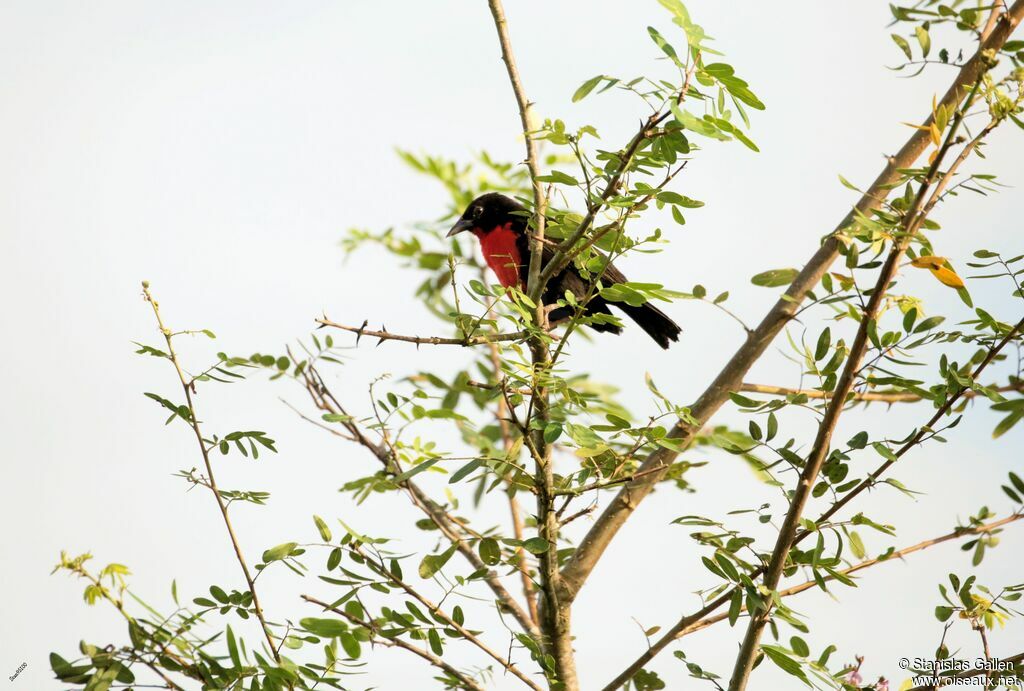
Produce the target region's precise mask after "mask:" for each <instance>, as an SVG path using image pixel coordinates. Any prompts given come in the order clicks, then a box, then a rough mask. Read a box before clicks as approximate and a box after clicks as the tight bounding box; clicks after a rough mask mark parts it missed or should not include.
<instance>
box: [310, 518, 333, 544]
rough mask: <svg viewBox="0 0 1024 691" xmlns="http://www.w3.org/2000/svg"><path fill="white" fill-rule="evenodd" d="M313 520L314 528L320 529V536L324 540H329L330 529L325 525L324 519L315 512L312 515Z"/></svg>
mask: <svg viewBox="0 0 1024 691" xmlns="http://www.w3.org/2000/svg"><path fill="white" fill-rule="evenodd" d="M313 522H314V523H316V529H317V530H319V531H320V538H321V539H322V540H323V541H324V542H330V541H331V529H330V528H328V527H327V523H326V522H324V519H322V518H320V517H319V516H317V515H316V514H314V515H313Z"/></svg>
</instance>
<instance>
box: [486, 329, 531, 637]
mask: <svg viewBox="0 0 1024 691" xmlns="http://www.w3.org/2000/svg"><path fill="white" fill-rule="evenodd" d="M490 355H491V367H492V368H493V369H494V377H495V379H500V378H501V354H500V353H499V351H498V345H497V344H496V343H491V344H490ZM508 416H509V407H508V402H507V401H506V400H505V397H504V396H500V397H499V398H498V414H497V415H496V416H495V417H496V418H497V420H498V426H499V428H500V429H501V440H502V443H503V445H504V447H505V453H506V454H507V453H509V452H510V451H511V449H512V446H513V441H512V429H511V427H510V425H509V424H508ZM508 509H509V514H510V516H511V518H512V534H513V536H514V537H515V539H516V540H518V541H519V542H520V546H519V547H517V548H516V556H517V557H518V559H519V575H520V578H521V579H522V582H523V596H524V597H525V598H526V607H527V609H528V610H529V612H530V619H531V620H532V621H533V623H534V624H539V623H540V619H539V618H538V615H537V594H536V593H535V592H534V587H533V579H532V578H530V563H529V561H528V557H527V556H526V550H525V549H523V547H522V545H521V543H522V541H523V533H524V525H523V516H522V510H521V509H520V508H519V500H518V499H516V495H515V494H514V493H512V492H511V491H510V493H509V495H508Z"/></svg>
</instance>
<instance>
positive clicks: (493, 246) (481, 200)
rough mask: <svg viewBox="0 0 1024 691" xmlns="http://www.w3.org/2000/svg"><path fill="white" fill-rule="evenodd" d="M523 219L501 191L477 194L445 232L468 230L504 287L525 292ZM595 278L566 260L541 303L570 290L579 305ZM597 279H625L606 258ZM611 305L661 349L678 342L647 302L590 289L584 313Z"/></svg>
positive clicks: (561, 314) (610, 329)
mask: <svg viewBox="0 0 1024 691" xmlns="http://www.w3.org/2000/svg"><path fill="white" fill-rule="evenodd" d="M528 218H529V212H528V211H527V210H526V207H524V206H523V205H522V204H520V203H519V202H517V201H515V200H514V199H510V198H509V197H506V196H505V195H503V194H498V193H497V192H490V193H488V194H484V195H481V196H479V197H477V198H476V199H474V200H473V202H472V203H470V205H469V206H468V207H467V208H466V211H465V213H463V214H462V217H461V218H459V220H458V221H457V222H456V223H455V225H454V226H452V229H451V230H450V231H449V232H448V237H452V236H453V235H456V234H458V233H461V232H464V231H467V230H468V231H470V232H471V233H473V235H475V236H476V237H477V239H478V240H479V241H480V249H481V250H482V251H483V255H484V259H485V260H486V261H487V265H488V266H489V267H491V270H492V271H493V272H494V273H495V275H497V277H498V281H499V282H500V283H501V285H503V286H505V287H506V288H510V287H513V286H515V287H518V288H519V289H520V290H525V289H526V281H527V274H528V272H529V267H530V238H529V233H528V231H527V220H528ZM554 254H555V250H554V249H552V248H551V247H548V246H546V245H545V247H544V249H543V257H542V260H543V261H542V267H543V266H545V265H547V263H548V262H550V261H551V259H552V257H554ZM597 278H598V277H597V276H593V277H590V278H584V277H583V275H581V273H580V271H579V270H578V269H577V268H576V267H575V266H574V265H573V264H572V263H571V262H570V264H569V265H568V266H567V267H566V268H564V269H562V271H560V272H559V273H557V274H556V275H554V276H552V277H551V280H550V281H548V284H547V286H545V289H544V294H543V296H542V299H543V302H544V304H545V305H554V304H555V303H557V302H558V300H560V299H563V298H564V297H565V293H566V291H569V292H571V293H572V294H573V295H574V296H575V297H576V300H577V301H578V302H579V303H582V302H583V301H584V300H586V299H587V297H588V296H589V295H590V293H591V289H592V288H593V287H594V282H595V281H596V280H597ZM600 280H601V284H602V286H604V287H605V288H607V287H610V286H614V285H616V284H620V283H626V281H627V279H626V277H625V276H623V275H622V272H621V271H619V270H618V269H617V268H615V265H614V264H612V263H611V262H609V263H607V265H606V266H605V269H604V273H603V274H602V275H601V276H600ZM610 306H614V307H615V308H616V309H618V310H621V311H622V312H623V313H625V315H626V316H627V317H629V318H630V319H632V320H633V321H634V322H636V323H637V324H638V325H639V326H640V328H641V329H643V330H644V331H646V332H647V334H648V335H649V336H650V337H651V338H653V339H654V341H655V342H656V343H657V344H658V345H660V346H661V347H662V348H668V346H669V343H670V342H671V341H677V340H679V334H680V332H681V331H682V329H680V328H679V325H677V324H676V323H675V322H674V321H672V320H671V319H669V318H668V315H666V314H665V313H664V312H662V311H661V310H660V309H658V308H657V307H655V306H654V305H652V304H651V303H650V302H644V303H643V304H641V305H630V304H627V303H626V302H623V301H617V300H613V299H608V298H607V297H606V296H603V295H602V294H601V293H600V292H595V293H594V295H593V297H591V298H590V300H589V302H587V303H586V308H585V310H584V315H585V316H588V317H595V316H598V315H611V314H612V312H611V311H610V310H609V307H610ZM572 311H573V309H572V308H571V307H558V308H555V309H553V311H552V312H551V313H550V314H549V319H550V320H551V321H552V322H557V321H558V320H560V319H565V318H566V317H568V316H570V315H571V314H572ZM589 326H590V328H592V329H594V330H595V331H603V332H607V333H614V334H619V333H622V327H621V326H619V325H618V324H614V323H610V322H608V321H602V320H601V319H600V317H598V320H596V321H593V322H591V323H590V324H589Z"/></svg>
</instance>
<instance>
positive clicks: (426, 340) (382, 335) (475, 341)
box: [316, 317, 528, 347]
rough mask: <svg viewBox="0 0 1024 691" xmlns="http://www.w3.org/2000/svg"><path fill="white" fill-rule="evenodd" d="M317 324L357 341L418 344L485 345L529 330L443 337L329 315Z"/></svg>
mask: <svg viewBox="0 0 1024 691" xmlns="http://www.w3.org/2000/svg"><path fill="white" fill-rule="evenodd" d="M316 323H317V324H320V325H321V326H329V327H331V328H333V329H341V330H342V331H349V332H351V333H354V334H356V341H357V342H358V340H359V338H362V337H363V336H371V337H373V338H378V339H380V340H381V341H403V342H405V343H415V344H416V345H457V346H463V347H467V346H474V345H483V344H485V343H494V342H496V341H521V340H522V339H524V338H526V336H527V335H528V332H526V331H516V332H515V333H495V334H480V335H477V336H466V337H465V338H442V337H440V336H403V335H401V334H394V333H391V332H390V331H384V330H381V331H375V330H373V329H367V328H365V327H366V325H365V323H364V324H363V326H358V327H356V326H346V325H345V324H338V323H337V322H333V321H331V320H330V319H328V318H327V317H321V318H320V319H317V320H316Z"/></svg>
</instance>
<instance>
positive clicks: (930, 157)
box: [928, 149, 939, 165]
mask: <svg viewBox="0 0 1024 691" xmlns="http://www.w3.org/2000/svg"><path fill="white" fill-rule="evenodd" d="M938 155H939V150H938V149H932V152H931V153H930V154H928V165H931V164H933V163H935V157H936V156H938Z"/></svg>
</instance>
